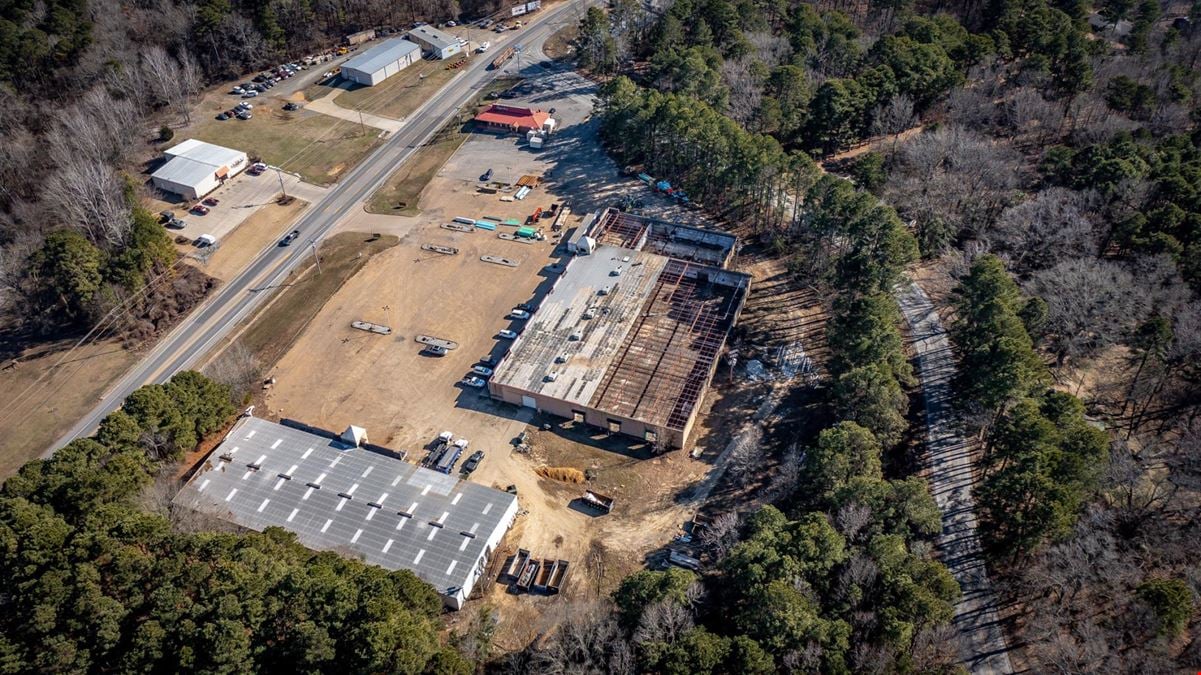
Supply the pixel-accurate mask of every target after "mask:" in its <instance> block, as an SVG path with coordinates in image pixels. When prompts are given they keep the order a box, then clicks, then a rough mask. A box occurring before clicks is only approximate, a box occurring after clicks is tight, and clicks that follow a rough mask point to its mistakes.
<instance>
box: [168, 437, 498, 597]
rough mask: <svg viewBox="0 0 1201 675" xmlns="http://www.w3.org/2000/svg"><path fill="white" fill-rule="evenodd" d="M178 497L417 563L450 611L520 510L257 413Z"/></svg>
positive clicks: (375, 560) (312, 543)
mask: <svg viewBox="0 0 1201 675" xmlns="http://www.w3.org/2000/svg"><path fill="white" fill-rule="evenodd" d="M174 503H175V504H177V505H180V506H186V507H188V508H191V509H194V510H196V511H200V512H202V513H207V514H209V515H212V516H216V517H218V518H221V519H223V520H228V521H230V522H233V523H235V524H237V525H240V526H242V527H245V528H248V529H251V530H257V531H262V530H264V529H266V528H268V527H280V528H283V529H285V530H288V531H290V532H293V533H295V534H296V537H297V539H298V540H299V541H300V543H302V544H304V545H305V546H307V547H309V548H311V549H315V550H335V551H338V552H340V553H343V554H349V555H352V556H354V557H358V558H360V559H362V560H363V561H365V562H367V563H369V564H372V565H379V566H380V567H384V568H387V569H390V570H399V569H407V570H412V571H413V573H415V574H416V575H417V576H418V577H420V578H421V579H422V580H424V581H426V582H427V583H429V584H430V585H432V586H433V587H434V588H436V589H437V590H438V592H439V593H440V594H441V595H442V598H443V602H444V603H445V604H446V605H447V606H448V607H451V608H452V609H459V608H460V607H462V606H463V603H464V602H465V601H466V599H467V597H468V596H469V595H470V594H471V590H472V588H473V587H474V586H475V584H476V583H477V582H478V581H479V579H480V577H481V576H482V575H483V574H484V571H485V569H486V568H487V566H488V561H489V558H490V557H491V556H492V554H493V553H494V552H495V551H496V549H497V547H498V546H499V544H500V541H501V539H502V538H503V537H504V535H505V533H506V532H507V531H508V529H509V527H510V526H511V525H512V524H513V519H514V518H515V517H516V515H517V497H516V496H515V495H511V494H509V493H507V492H501V491H500V490H494V489H492V488H489V487H484V486H483V485H479V484H476V483H471V482H467V481H461V480H459V479H457V478H454V477H452V476H447V475H443V474H440V473H436V472H434V471H430V470H428V469H423V468H420V467H417V466H414V465H412V464H408V463H406V462H404V461H402V460H400V459H396V458H394V457H390V456H388V455H386V454H383V453H381V452H376V451H373V450H368V449H365V448H361V447H357V446H355V445H352V444H351V443H348V442H346V441H345V440H342V438H337V437H332V436H325V435H320V434H317V433H312V432H309V431H303V430H300V429H295V428H292V427H290V426H284V425H282V424H276V423H274V422H269V421H266V420H261V419H257V418H255V417H245V418H243V419H241V420H239V421H238V423H237V424H236V425H234V428H233V430H231V431H230V432H229V435H227V436H226V438H225V440H224V441H223V442H222V443H221V445H220V446H218V447H217V448H216V449H214V450H213V452H212V453H211V454H210V455H209V457H208V459H206V460H205V462H204V464H203V466H202V467H201V468H200V470H199V471H197V472H196V475H195V476H193V477H192V479H191V480H189V481H188V483H187V485H185V486H184V488H183V489H182V490H181V491H180V493H179V494H178V495H177V496H176V497H175V500H174Z"/></svg>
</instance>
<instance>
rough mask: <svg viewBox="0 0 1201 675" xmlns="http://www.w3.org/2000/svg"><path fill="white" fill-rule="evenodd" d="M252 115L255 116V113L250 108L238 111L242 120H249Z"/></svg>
mask: <svg viewBox="0 0 1201 675" xmlns="http://www.w3.org/2000/svg"><path fill="white" fill-rule="evenodd" d="M251 117H254V115H251V114H250V111H249V110H243V111H242V112H240V113H238V119H240V120H242V121H245V120H248V119H250V118H251Z"/></svg>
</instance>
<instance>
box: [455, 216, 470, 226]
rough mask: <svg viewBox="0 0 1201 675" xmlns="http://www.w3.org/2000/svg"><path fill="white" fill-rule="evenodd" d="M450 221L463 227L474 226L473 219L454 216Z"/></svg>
mask: <svg viewBox="0 0 1201 675" xmlns="http://www.w3.org/2000/svg"><path fill="white" fill-rule="evenodd" d="M451 220H453V221H454V222H456V223H463V224H464V225H475V219H474V218H468V217H466V216H455V217H454V218H452V219H451Z"/></svg>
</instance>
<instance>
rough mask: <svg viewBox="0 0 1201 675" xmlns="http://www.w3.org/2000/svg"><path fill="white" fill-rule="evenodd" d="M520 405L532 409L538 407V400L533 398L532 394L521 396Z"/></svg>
mask: <svg viewBox="0 0 1201 675" xmlns="http://www.w3.org/2000/svg"><path fill="white" fill-rule="evenodd" d="M521 405H523V406H525V407H527V408H533V409H534V410H537V409H538V402H537V401H535V400H534V397H533V396H522V397H521Z"/></svg>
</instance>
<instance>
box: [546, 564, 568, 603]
mask: <svg viewBox="0 0 1201 675" xmlns="http://www.w3.org/2000/svg"><path fill="white" fill-rule="evenodd" d="M566 580H567V561H566V560H556V561H555V569H554V571H552V572H551V573H550V581H548V582H547V584H546V592H547V593H550V594H551V595H555V594H557V593H558V592H559V591H560V590H562V588H563V583H564V582H565V581H566Z"/></svg>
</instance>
